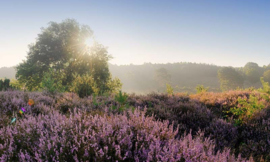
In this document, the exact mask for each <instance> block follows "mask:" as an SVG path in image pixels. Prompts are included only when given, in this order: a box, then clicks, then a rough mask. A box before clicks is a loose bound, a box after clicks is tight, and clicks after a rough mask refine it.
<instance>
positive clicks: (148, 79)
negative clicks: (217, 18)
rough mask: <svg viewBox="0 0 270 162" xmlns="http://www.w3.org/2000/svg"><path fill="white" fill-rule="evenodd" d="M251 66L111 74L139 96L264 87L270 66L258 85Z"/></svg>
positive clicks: (114, 68)
mask: <svg viewBox="0 0 270 162" xmlns="http://www.w3.org/2000/svg"><path fill="white" fill-rule="evenodd" d="M247 65H249V64H247ZM248 67H249V66H245V67H242V68H231V69H232V70H231V71H228V70H227V71H226V67H220V66H215V65H207V64H196V63H184V62H182V63H173V64H150V63H147V64H143V65H120V66H118V65H112V64H109V71H110V73H111V74H112V76H113V77H117V78H119V79H120V80H121V82H122V83H123V86H122V90H123V91H124V92H128V93H133V92H134V93H137V94H138V93H140V94H147V93H151V92H165V89H166V83H168V84H170V85H171V86H172V87H173V89H174V91H175V92H188V93H196V87H197V86H198V85H203V86H204V87H208V91H211V92H221V91H222V90H232V89H237V88H248V87H255V88H260V87H261V86H262V85H261V83H260V81H259V79H260V77H262V76H263V77H264V78H265V81H267V82H269V81H270V79H269V78H270V70H269V69H270V68H269V67H270V66H264V67H257V68H258V69H259V70H257V71H259V75H257V74H254V75H255V77H254V78H256V80H255V82H251V81H252V79H248V77H247V74H248V73H247V74H246V73H245V72H244V69H252V68H248ZM7 69H9V70H7ZM9 71H11V72H9ZM246 71H248V70H246ZM222 72H223V73H222ZM226 72H227V73H226ZM15 73H16V71H15V70H14V69H13V68H0V78H4V77H7V78H10V77H9V76H10V75H11V74H12V77H11V78H15ZM219 75H220V77H219ZM256 75H257V76H256ZM249 76H250V75H249ZM142 78H143V79H142ZM229 83H232V84H229Z"/></svg>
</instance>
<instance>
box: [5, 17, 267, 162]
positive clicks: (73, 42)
mask: <svg viewBox="0 0 270 162" xmlns="http://www.w3.org/2000/svg"><path fill="white" fill-rule="evenodd" d="M93 33H94V31H93V30H92V29H91V28H90V26H88V25H84V24H81V23H80V22H79V21H77V20H75V19H65V20H62V21H60V22H54V21H52V22H49V23H48V25H47V26H45V25H44V27H42V28H41V30H40V32H39V33H37V35H36V40H35V42H28V44H29V46H28V51H27V56H26V58H25V59H24V60H22V61H21V62H20V63H19V64H17V65H14V66H13V67H2V68H0V78H1V79H0V116H1V118H0V134H1V136H0V161H1V162H2V161H3V162H6V161H8V162H14V161H27V162H29V161H33V162H34V161H38V162H41V161H61V162H64V161H68V162H71V161H77V162H78V161H88V162H92V161H97V162H102V161H112V162H113V161H127V162H133V161H134V162H135V161H136V162H141V161H147V162H150V161H162V162H163V161H165V162H193V161H194V162H201V161H207V162H208V161H209V162H226V161H228V162H235V161H239V162H240V161H241V162H242V161H256V162H260V161H270V103H269V101H270V86H269V82H270V65H264V66H259V65H258V64H257V63H256V62H247V63H246V64H245V66H243V67H231V66H217V65H214V64H206V63H193V62H183V61H184V59H183V60H176V62H175V63H151V62H145V63H144V64H142V65H133V64H127V65H116V64H112V63H109V61H110V60H112V59H113V58H114V56H113V55H111V54H109V52H108V48H107V47H105V46H104V45H103V44H102V42H97V41H94V43H93V45H92V46H88V45H87V44H86V43H85V41H86V40H87V39H92V38H93V36H94V34H93ZM1 55H2V54H1ZM127 55H128V54H127ZM177 61H178V62H177Z"/></svg>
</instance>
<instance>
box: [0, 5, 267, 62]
mask: <svg viewBox="0 0 270 162" xmlns="http://www.w3.org/2000/svg"><path fill="white" fill-rule="evenodd" d="M269 8H270V2H269V1H267V0H260V1H252V0H238V1H234V0H227V1H221V0H218V1H216V0H208V1H199V0H196V1H178V0H177V1H176V0H172V1H156V0H146V1H144V0H136V1H124V0H118V1H110V0H100V1H83V0H82V1H79V2H78V1H70V0H65V1H64V0H60V1H52V0H48V1H34V0H25V1H19V0H15V1H1V6H0V20H1V25H0V35H1V37H0V67H4V66H5V67H11V66H15V65H18V64H19V63H20V62H22V60H24V59H26V56H27V51H28V45H29V44H31V43H34V42H35V39H36V38H37V34H39V33H40V31H41V30H40V28H41V27H46V26H47V24H48V22H50V21H55V22H61V21H62V20H64V19H66V18H74V19H76V20H77V21H78V22H80V23H81V24H86V25H89V26H90V27H91V29H92V30H93V31H94V38H95V40H97V41H98V42H99V43H101V44H103V45H104V46H107V47H108V52H109V54H112V56H113V57H114V59H112V60H111V61H110V63H112V64H117V65H123V64H131V63H132V64H143V63H144V62H151V63H169V62H170V63H173V62H196V63H207V64H215V65H219V66H234V67H243V66H244V65H245V64H246V63H247V62H256V63H258V64H259V65H260V66H263V65H268V64H269V60H270V55H269V53H270V48H269V45H270V40H269V37H270V32H269V28H270V21H269V19H270V10H269ZM89 42H90V43H91V40H89Z"/></svg>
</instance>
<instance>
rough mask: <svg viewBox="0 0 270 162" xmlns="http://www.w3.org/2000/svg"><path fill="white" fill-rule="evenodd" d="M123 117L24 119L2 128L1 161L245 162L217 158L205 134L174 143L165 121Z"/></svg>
mask: <svg viewBox="0 0 270 162" xmlns="http://www.w3.org/2000/svg"><path fill="white" fill-rule="evenodd" d="M127 113H128V116H129V117H127V114H124V115H110V116H108V115H104V116H99V115H95V116H93V115H87V113H85V111H81V110H78V109H74V111H73V112H70V114H69V115H68V116H66V115H63V114H61V113H59V112H58V111H56V110H54V109H51V111H49V112H48V113H47V114H45V115H42V114H40V115H38V116H32V115H26V116H25V118H22V119H20V121H19V122H17V123H16V124H15V125H10V126H7V127H4V128H1V129H0V134H1V136H0V159H1V161H108V160H110V161H138V162H139V161H170V162H171V161H181V160H183V161H213V162H217V161H222V162H223V161H245V160H244V159H241V157H238V158H237V159H236V158H235V157H234V156H233V155H230V150H229V149H224V151H223V152H218V153H217V154H215V152H214V145H213V142H212V141H211V140H209V139H203V134H202V133H198V135H197V136H196V137H195V138H193V137H192V135H191V134H187V135H185V136H183V137H182V138H181V139H175V135H176V134H177V131H174V130H173V127H172V126H170V125H169V122H168V121H164V122H161V121H155V120H154V119H153V117H145V111H144V112H141V111H139V110H135V111H134V113H132V112H131V111H129V112H127Z"/></svg>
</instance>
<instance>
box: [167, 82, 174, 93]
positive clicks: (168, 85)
mask: <svg viewBox="0 0 270 162" xmlns="http://www.w3.org/2000/svg"><path fill="white" fill-rule="evenodd" d="M166 91H167V94H168V95H173V88H172V86H171V85H170V84H166Z"/></svg>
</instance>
